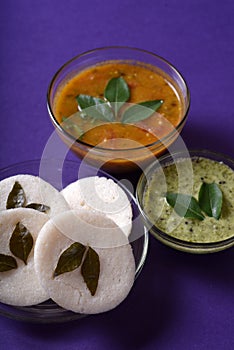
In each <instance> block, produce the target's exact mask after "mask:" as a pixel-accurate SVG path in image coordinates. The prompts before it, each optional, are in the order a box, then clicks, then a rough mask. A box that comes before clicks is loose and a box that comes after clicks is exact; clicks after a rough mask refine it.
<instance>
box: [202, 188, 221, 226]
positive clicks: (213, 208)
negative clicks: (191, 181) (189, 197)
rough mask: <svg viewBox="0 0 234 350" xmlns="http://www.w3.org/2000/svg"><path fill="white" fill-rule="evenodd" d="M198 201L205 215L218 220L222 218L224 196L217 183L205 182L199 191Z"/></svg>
mask: <svg viewBox="0 0 234 350" xmlns="http://www.w3.org/2000/svg"><path fill="white" fill-rule="evenodd" d="M198 201H199V204H200V207H201V209H202V210H203V211H204V213H206V214H207V215H208V216H212V217H214V218H215V219H217V220H218V219H219V218H220V215H221V210H222V203H223V194H222V191H221V189H220V188H219V186H218V185H217V184H216V183H214V182H213V183H206V182H203V184H202V185H201V188H200V191H199V196H198Z"/></svg>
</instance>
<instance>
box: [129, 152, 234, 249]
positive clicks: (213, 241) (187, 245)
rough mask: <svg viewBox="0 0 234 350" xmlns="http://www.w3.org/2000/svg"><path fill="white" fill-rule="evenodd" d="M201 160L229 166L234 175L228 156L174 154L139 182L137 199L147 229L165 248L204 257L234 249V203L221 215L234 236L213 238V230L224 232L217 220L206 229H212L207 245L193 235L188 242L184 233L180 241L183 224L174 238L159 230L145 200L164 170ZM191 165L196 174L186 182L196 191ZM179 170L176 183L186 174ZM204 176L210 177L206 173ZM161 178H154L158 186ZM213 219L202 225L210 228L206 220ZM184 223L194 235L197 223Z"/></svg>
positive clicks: (207, 153) (165, 156)
mask: <svg viewBox="0 0 234 350" xmlns="http://www.w3.org/2000/svg"><path fill="white" fill-rule="evenodd" d="M199 158H205V159H208V160H212V161H215V162H217V163H221V164H224V165H227V166H228V167H229V168H230V169H231V170H233V172H234V160H232V159H231V158H229V157H227V156H225V155H223V154H219V153H214V152H210V151H207V150H200V151H195V150H194V151H190V152H189V153H188V152H186V151H183V152H178V153H174V154H167V155H164V156H162V157H160V158H159V159H158V161H156V162H154V163H152V164H151V165H150V166H149V167H148V168H147V169H146V170H145V171H144V173H143V174H142V175H141V177H140V179H139V181H138V184H137V189H136V199H137V204H138V206H139V210H140V211H141V214H142V217H143V221H144V224H145V225H146V227H147V228H148V230H149V231H150V233H151V234H152V235H153V236H154V237H156V238H157V239H158V240H159V241H161V242H162V243H164V244H166V245H168V246H170V247H172V248H175V249H177V250H181V251H185V252H189V253H199V254H201V253H212V252H218V251H220V250H223V249H226V248H229V247H232V246H233V245H234V233H233V224H230V220H232V222H233V221H234V211H233V209H231V205H232V204H231V203H230V204H228V205H227V207H228V209H225V212H224V209H223V214H222V215H221V218H222V216H223V219H222V227H228V230H229V232H230V233H231V234H232V235H230V234H228V235H226V237H225V238H223V239H220V238H218V236H216V237H215V234H213V232H215V231H213V229H216V233H217V234H219V233H218V232H220V230H221V229H222V228H221V229H218V232H217V228H216V227H214V226H216V219H213V220H214V221H212V222H211V223H212V225H210V223H209V226H206V229H207V228H208V227H209V229H208V230H209V232H208V233H207V234H209V239H207V238H206V241H205V242H204V240H203V239H199V240H198V239H197V238H196V240H195V239H194V240H193V239H192V237H193V236H192V233H191V235H190V233H189V235H187V236H186V239H185V238H184V237H185V236H184V230H183V238H182V237H180V236H182V229H180V223H179V224H178V225H177V226H176V227H175V228H174V230H175V231H174V235H173V231H171V233H170V234H169V233H168V231H167V233H166V232H164V231H162V230H161V229H159V227H157V226H155V224H154V223H153V220H152V219H151V220H150V218H149V217H150V214H149V211H147V209H146V207H145V203H146V201H145V197H144V196H145V194H146V192H147V188H148V186H149V184H150V181H151V180H152V176H155V174H156V173H157V172H161V173H160V175H159V176H162V174H165V171H164V170H163V169H164V168H165V167H166V166H168V165H172V164H177V166H178V164H179V161H180V160H184V159H188V160H192V159H196V160H197V159H199ZM189 164H190V165H191V169H192V170H191V171H192V173H190V176H191V180H190V178H189V177H188V176H187V179H189V180H186V181H187V182H188V183H191V184H192V187H191V189H193V166H192V163H191V162H188V167H189V166H190V165H189ZM178 169H179V168H178V167H177V169H176V170H175V172H177V174H176V173H175V175H173V179H174V176H175V179H176V176H177V175H178V178H179V176H180V173H179V172H178V171H184V170H185V168H182V169H181V170H178ZM208 170H209V171H211V168H209V169H208ZM189 171H190V170H188V174H189ZM203 173H204V174H206V169H203ZM213 175H214V176H215V174H214V173H212V176H213ZM217 175H218V176H219V174H217ZM159 176H158V177H157V178H156V177H154V179H155V182H154V185H155V184H156V182H158V181H160V180H159ZM163 176H164V175H163ZM205 176H206V175H205ZM164 179H165V178H164ZM203 180H204V181H205V177H204V178H203V177H201V184H202V181H203ZM163 181H164V180H163ZM179 181H180V180H178V183H179ZM213 181H215V180H213ZM213 181H212V182H213ZM208 182H209V181H208ZM215 182H216V181H215ZM219 183H222V181H221V182H219ZM223 183H224V182H223ZM165 184H166V182H165ZM201 184H200V183H199V185H196V186H197V189H199V187H200V186H201ZM229 185H230V184H229ZM161 186H162V185H161ZM165 186H167V185H165ZM219 186H220V187H221V186H222V185H219ZM223 186H226V185H223ZM182 187H183V183H182ZM182 187H181V188H182ZM231 187H232V188H230V189H229V188H228V189H226V191H228V192H230V191H234V183H233V184H232V183H231ZM154 191H157V189H156V187H154ZM163 191H164V190H163ZM165 192H167V190H166V187H165ZM178 192H179V193H183V191H178ZM149 193H152V188H151V190H150V191H149ZM189 194H190V193H189ZM149 198H150V197H148V201H150V200H152V198H151V199H149ZM224 200H226V199H225V198H223V201H224ZM226 203H227V202H226ZM146 211H147V213H148V214H146ZM227 211H228V214H227ZM161 214H162V212H159V214H157V215H158V218H157V220H160V215H161ZM226 215H232V216H231V219H230V220H229V223H228V224H227V222H226V223H225V221H224V220H225V216H226ZM169 218H170V217H169ZM221 218H220V220H221ZM209 219H210V218H208V217H207V218H206V217H205V219H204V220H203V221H201V222H202V224H204V225H207V224H206V223H207V221H206V220H209ZM161 220H165V217H164V218H162V216H161ZM166 220H167V221H166V222H167V223H168V222H169V219H168V218H166ZM179 220H180V219H179ZM181 220H184V223H185V224H187V226H188V227H190V226H191V228H190V232H194V226H195V225H194V221H193V220H188V219H187V218H183V219H182V218H181ZM194 220H196V221H197V223H198V222H200V221H199V220H197V219H194ZM188 224H189V225H190V226H189V225H188ZM196 225H197V224H196ZM230 225H231V226H230ZM158 226H159V225H158ZM181 227H182V226H181ZM202 227H203V228H202V229H201V228H200V232H202V233H204V226H202ZM217 227H218V226H217ZM231 227H232V228H231ZM210 228H212V230H210ZM186 229H187V227H186ZM212 236H213V237H212Z"/></svg>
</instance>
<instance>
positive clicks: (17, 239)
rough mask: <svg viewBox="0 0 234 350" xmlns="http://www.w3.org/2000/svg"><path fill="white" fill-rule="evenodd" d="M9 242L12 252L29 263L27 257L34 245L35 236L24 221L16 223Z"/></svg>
mask: <svg viewBox="0 0 234 350" xmlns="http://www.w3.org/2000/svg"><path fill="white" fill-rule="evenodd" d="M9 244H10V250H11V252H12V254H14V256H16V257H17V258H19V259H21V260H23V262H24V263H25V265H27V259H28V256H29V254H30V252H31V250H32V247H33V237H32V235H31V233H30V232H29V231H28V229H27V228H26V227H25V226H24V225H23V224H22V223H20V222H18V223H17V224H16V227H15V229H14V231H13V233H12V236H11V238H10V243H9Z"/></svg>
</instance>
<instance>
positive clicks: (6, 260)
mask: <svg viewBox="0 0 234 350" xmlns="http://www.w3.org/2000/svg"><path fill="white" fill-rule="evenodd" d="M16 268H17V262H16V260H15V258H14V257H13V256H10V255H5V254H0V272H5V271H9V270H13V269H16Z"/></svg>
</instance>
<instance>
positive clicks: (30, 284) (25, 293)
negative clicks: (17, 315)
mask: <svg viewBox="0 0 234 350" xmlns="http://www.w3.org/2000/svg"><path fill="white" fill-rule="evenodd" d="M47 220H48V216H47V215H45V214H44V213H40V212H38V211H36V210H33V209H25V208H17V209H9V210H5V211H1V212H0V254H4V255H10V256H12V257H14V258H15V259H16V261H17V268H15V269H12V270H9V271H4V272H0V301H1V302H2V303H5V304H9V305H16V306H28V305H35V304H38V303H41V302H43V301H45V300H47V299H48V298H49V297H48V294H47V292H46V291H45V290H44V288H43V287H42V286H41V284H40V282H39V279H38V277H37V274H36V272H35V269H34V247H35V243H36V240H37V237H38V233H39V231H40V230H41V228H42V226H43V225H44V224H45V223H46V221H47ZM19 222H20V223H21V224H23V225H24V226H25V227H26V228H27V229H28V231H29V232H30V233H31V235H32V237H33V247H32V250H31V252H30V254H29V256H28V259H27V265H26V264H25V263H24V262H23V261H22V260H21V259H19V258H17V257H15V256H14V255H13V253H12V252H11V251H10V248H9V242H10V238H11V236H12V233H13V231H14V229H15V227H16V225H17V224H18V223H19Z"/></svg>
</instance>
